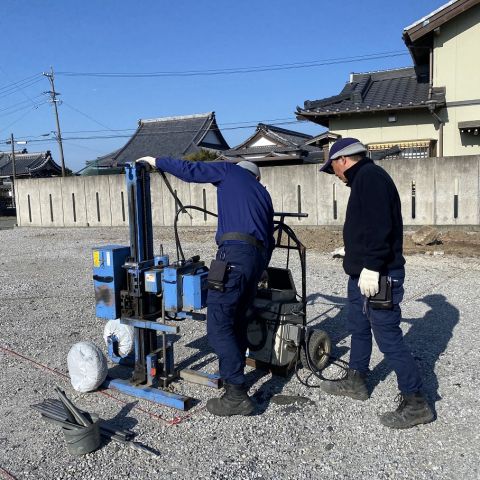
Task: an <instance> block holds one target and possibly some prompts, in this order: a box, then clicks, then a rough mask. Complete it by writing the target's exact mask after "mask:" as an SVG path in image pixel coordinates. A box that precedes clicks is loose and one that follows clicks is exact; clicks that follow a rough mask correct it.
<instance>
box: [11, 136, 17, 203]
mask: <svg viewBox="0 0 480 480" xmlns="http://www.w3.org/2000/svg"><path fill="white" fill-rule="evenodd" d="M10 142H11V143H12V173H13V179H12V203H13V208H16V207H17V204H16V201H15V182H16V181H17V180H16V177H17V166H16V164H15V142H14V140H13V133H12V134H10Z"/></svg>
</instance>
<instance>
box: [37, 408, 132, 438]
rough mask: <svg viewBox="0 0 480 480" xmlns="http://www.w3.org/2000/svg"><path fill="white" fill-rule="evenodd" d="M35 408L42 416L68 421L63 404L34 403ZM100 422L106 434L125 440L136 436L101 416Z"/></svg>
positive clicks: (101, 428)
mask: <svg viewBox="0 0 480 480" xmlns="http://www.w3.org/2000/svg"><path fill="white" fill-rule="evenodd" d="M31 407H32V408H33V409H34V410H37V411H38V412H40V413H41V414H42V416H45V417H47V418H50V419H52V420H56V421H60V422H68V420H66V419H65V417H66V413H65V410H64V408H63V406H60V407H59V408H56V406H54V405H42V404H39V405H32V406H31ZM98 421H99V424H100V430H101V431H105V433H106V434H108V435H118V436H119V437H121V438H123V439H124V440H130V439H131V438H133V437H134V435H135V433H134V432H132V431H131V430H117V429H115V428H112V427H110V426H108V425H105V420H103V419H101V418H99V420H98ZM68 423H71V424H72V425H77V426H78V427H80V428H84V427H83V426H82V425H78V424H77V423H74V422H68Z"/></svg>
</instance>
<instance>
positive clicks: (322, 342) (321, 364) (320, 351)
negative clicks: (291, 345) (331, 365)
mask: <svg viewBox="0 0 480 480" xmlns="http://www.w3.org/2000/svg"><path fill="white" fill-rule="evenodd" d="M304 348H305V347H302V348H301V349H300V361H301V362H302V365H303V367H304V368H309V366H308V361H307V355H306V353H305V350H304ZM306 348H308V353H309V355H310V362H311V363H312V366H313V367H314V368H315V369H317V370H322V369H324V368H325V367H326V366H327V363H328V359H329V358H330V353H331V352H332V342H331V341H330V337H329V336H328V334H327V332H325V331H324V330H313V331H312V332H311V334H310V336H309V337H308V339H307V345H306Z"/></svg>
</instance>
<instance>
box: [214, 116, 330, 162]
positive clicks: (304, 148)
mask: <svg viewBox="0 0 480 480" xmlns="http://www.w3.org/2000/svg"><path fill="white" fill-rule="evenodd" d="M312 139H313V137H312V136H311V135H307V134H305V133H300V132H295V131H293V130H287V129H285V128H279V127H276V126H273V125H266V124H264V123H259V124H258V125H257V128H256V130H255V133H254V134H253V135H251V136H250V137H249V138H247V139H246V140H245V141H244V142H243V143H241V144H240V145H237V146H236V147H235V148H232V149H230V150H226V151H224V152H223V154H222V156H221V157H220V159H223V160H226V161H231V162H239V161H241V160H250V161H252V162H255V163H257V164H258V165H260V166H276V165H301V164H303V163H320V162H323V150H322V148H319V147H317V146H316V145H314V144H311V143H310V142H311V141H312Z"/></svg>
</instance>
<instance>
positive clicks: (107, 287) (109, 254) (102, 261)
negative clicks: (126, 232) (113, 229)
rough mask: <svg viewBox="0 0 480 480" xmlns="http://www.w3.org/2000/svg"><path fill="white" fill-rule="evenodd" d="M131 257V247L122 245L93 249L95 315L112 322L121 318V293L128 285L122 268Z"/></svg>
mask: <svg viewBox="0 0 480 480" xmlns="http://www.w3.org/2000/svg"><path fill="white" fill-rule="evenodd" d="M129 255H130V247H125V246H122V245H105V246H102V247H94V248H93V286H94V288H95V313H96V316H97V317H99V318H104V319H106V320H111V319H115V318H119V317H120V291H121V290H122V289H124V288H125V285H126V275H125V270H124V269H123V268H122V267H123V264H124V263H125V260H126V259H127V257H128V256H129Z"/></svg>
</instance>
